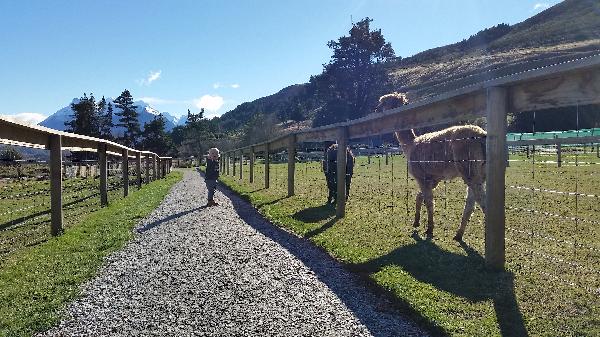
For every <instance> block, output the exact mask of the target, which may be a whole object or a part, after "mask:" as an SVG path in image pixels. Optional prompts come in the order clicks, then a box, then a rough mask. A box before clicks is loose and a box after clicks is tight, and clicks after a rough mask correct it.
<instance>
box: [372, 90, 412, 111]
mask: <svg viewBox="0 0 600 337" xmlns="http://www.w3.org/2000/svg"><path fill="white" fill-rule="evenodd" d="M406 104H408V98H407V97H406V94H405V93H401V92H393V93H391V94H387V95H383V96H381V97H379V104H378V105H377V107H376V108H375V112H384V111H386V110H390V109H395V108H398V107H401V106H403V105H406Z"/></svg>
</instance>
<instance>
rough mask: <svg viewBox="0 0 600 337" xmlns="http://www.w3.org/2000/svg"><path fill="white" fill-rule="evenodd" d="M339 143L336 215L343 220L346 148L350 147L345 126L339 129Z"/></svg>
mask: <svg viewBox="0 0 600 337" xmlns="http://www.w3.org/2000/svg"><path fill="white" fill-rule="evenodd" d="M337 141H338V149H337V198H336V199H337V207H336V212H335V215H336V217H338V218H343V217H344V216H345V215H346V160H347V158H346V146H347V145H348V131H347V129H346V128H345V127H343V126H342V127H340V128H339V129H338V137H337Z"/></svg>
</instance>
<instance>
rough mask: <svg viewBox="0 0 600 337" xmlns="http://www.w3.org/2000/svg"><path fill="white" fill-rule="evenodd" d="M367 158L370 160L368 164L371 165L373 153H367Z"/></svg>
mask: <svg viewBox="0 0 600 337" xmlns="http://www.w3.org/2000/svg"><path fill="white" fill-rule="evenodd" d="M367 160H368V162H367V164H369V165H371V155H370V154H368V155H367Z"/></svg>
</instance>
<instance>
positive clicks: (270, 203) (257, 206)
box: [244, 197, 288, 209]
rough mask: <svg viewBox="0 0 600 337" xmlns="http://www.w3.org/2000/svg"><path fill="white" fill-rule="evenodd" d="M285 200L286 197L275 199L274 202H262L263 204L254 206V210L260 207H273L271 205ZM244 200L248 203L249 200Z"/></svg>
mask: <svg viewBox="0 0 600 337" xmlns="http://www.w3.org/2000/svg"><path fill="white" fill-rule="evenodd" d="M287 198H288V197H281V198H277V199H275V200H271V201H267V202H263V203H261V204H258V205H256V208H258V209H260V208H261V207H264V206H268V205H273V204H276V203H278V202H280V201H281V200H285V199H287ZM244 199H245V200H246V201H250V199H249V198H244Z"/></svg>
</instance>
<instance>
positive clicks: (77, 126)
mask: <svg viewBox="0 0 600 337" xmlns="http://www.w3.org/2000/svg"><path fill="white" fill-rule="evenodd" d="M71 110H73V118H72V119H71V120H70V121H67V122H65V126H66V127H67V131H69V132H73V133H77V134H80V135H86V136H92V137H97V136H98V135H99V133H98V114H97V110H96V102H95V98H94V94H90V97H88V96H87V95H86V94H85V93H84V94H83V97H80V98H79V101H78V102H77V103H71Z"/></svg>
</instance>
